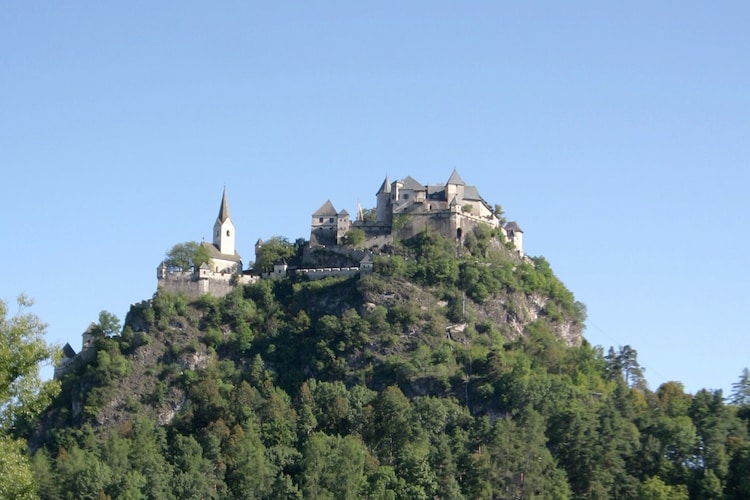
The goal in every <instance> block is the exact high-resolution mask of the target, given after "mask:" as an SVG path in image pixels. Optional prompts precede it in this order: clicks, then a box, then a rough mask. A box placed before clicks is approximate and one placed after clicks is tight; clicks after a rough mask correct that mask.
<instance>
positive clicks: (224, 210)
mask: <svg viewBox="0 0 750 500" xmlns="http://www.w3.org/2000/svg"><path fill="white" fill-rule="evenodd" d="M228 218H229V203H227V188H224V193H223V194H222V195H221V206H220V207H219V220H220V221H221V222H224V221H225V220H227V219H228Z"/></svg>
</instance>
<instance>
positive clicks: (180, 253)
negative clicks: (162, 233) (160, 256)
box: [164, 241, 211, 271]
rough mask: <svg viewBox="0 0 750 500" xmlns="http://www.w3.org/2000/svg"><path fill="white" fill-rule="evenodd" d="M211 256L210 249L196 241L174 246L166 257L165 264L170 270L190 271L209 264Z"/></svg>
mask: <svg viewBox="0 0 750 500" xmlns="http://www.w3.org/2000/svg"><path fill="white" fill-rule="evenodd" d="M210 262H211V254H210V253H209V251H208V248H206V247H205V246H203V245H201V244H200V243H198V242H196V241H186V242H185V243H178V244H176V245H175V246H173V247H172V248H171V249H170V250H169V251H168V252H167V253H166V255H165V257H164V264H165V265H166V266H167V267H168V268H170V269H179V270H181V271H188V270H190V268H192V267H194V268H196V269H197V268H199V267H200V266H201V264H209V263H210Z"/></svg>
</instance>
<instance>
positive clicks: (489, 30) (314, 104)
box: [0, 1, 750, 392]
mask: <svg viewBox="0 0 750 500" xmlns="http://www.w3.org/2000/svg"><path fill="white" fill-rule="evenodd" d="M748 19H750V3H748V2H745V1H742V2H739V1H738V2H712V3H707V2H685V1H679V2H677V1H674V2H668V1H665V2H600V1H595V2H552V1H550V2H512V3H511V2H500V1H493V2H440V1H425V2H349V1H346V2H289V3H286V2H270V3H269V2H263V3H260V2H222V3H219V4H217V3H210V4H209V3H206V2H190V1H187V2H186V1H180V2H176V1H175V2H156V3H155V2H136V1H134V2H124V3H120V4H112V3H111V2H93V1H92V2H76V1H72V2H42V3H39V2H26V1H7V2H3V6H2V9H0V172H1V173H2V196H1V197H0V214H2V215H0V234H1V235H2V243H3V244H2V245H0V262H2V265H1V266H0V298H2V299H4V300H6V301H9V302H12V301H13V300H14V297H15V296H16V295H17V294H18V293H20V292H24V293H26V294H28V295H29V296H32V297H34V298H35V299H36V302H37V303H36V306H35V307H34V308H33V311H34V312H36V313H37V314H38V315H39V316H40V317H41V318H42V319H43V320H44V321H46V322H47V323H48V324H49V328H48V332H49V339H50V340H52V341H55V342H58V343H60V344H63V343H65V342H70V343H71V344H72V345H73V347H74V348H75V349H76V350H77V349H79V348H80V335H81V333H82V332H83V330H84V329H85V328H86V327H87V325H88V323H89V322H90V321H92V320H95V319H96V318H97V316H98V313H99V311H101V310H108V311H110V312H113V313H114V314H116V315H117V316H118V317H120V318H121V319H124V317H125V314H126V312H127V310H128V308H129V305H130V304H131V303H133V302H137V301H140V300H142V299H146V298H150V297H151V296H152V294H153V293H154V291H155V287H156V267H157V265H158V263H159V262H160V261H161V259H162V257H163V255H164V253H165V252H166V251H167V250H168V249H169V248H170V247H171V246H172V245H173V244H175V243H178V242H184V241H188V240H200V239H201V238H202V237H205V238H207V239H209V238H210V236H211V229H212V227H213V223H214V220H215V218H216V215H217V213H218V209H219V201H220V197H221V192H222V189H223V188H224V186H226V188H227V193H228V196H229V202H230V208H231V213H232V216H233V219H234V221H235V224H236V226H237V234H238V246H239V251H240V253H241V254H242V256H243V257H244V259H245V261H246V262H247V261H249V260H252V259H253V258H254V255H253V244H254V243H255V241H256V240H257V239H258V238H259V237H261V238H264V239H266V238H269V237H271V236H273V235H282V236H286V237H288V238H290V239H292V240H293V239H296V238H297V237H306V238H307V237H309V221H310V216H311V214H312V212H313V211H315V210H316V209H317V208H318V207H319V206H320V205H322V204H323V202H325V201H326V199H328V198H330V199H331V201H332V202H333V203H334V205H335V206H336V208H338V209H339V210H340V209H346V210H348V211H349V212H350V213H355V211H356V207H357V201H358V200H359V201H361V202H362V204H363V206H365V207H368V206H370V207H371V206H374V204H375V192H376V190H377V189H378V187H379V186H380V183H381V182H382V180H383V178H384V177H385V175H386V174H387V175H389V176H390V177H391V179H395V178H403V177H406V176H407V175H411V176H412V177H415V178H416V179H418V180H419V181H421V182H423V183H440V182H445V181H446V180H447V179H448V177H449V175H450V173H451V171H452V170H453V168H457V169H458V171H459V173H460V174H461V176H462V177H463V179H464V180H465V181H466V182H467V183H469V184H475V185H477V186H478V188H479V190H480V192H481V194H482V195H483V197H484V198H485V199H486V200H487V201H488V202H489V203H490V204H495V203H499V204H501V205H502V206H503V207H504V208H505V211H506V214H507V216H508V218H509V219H512V220H517V221H518V223H519V224H520V226H521V227H522V228H523V229H524V231H525V242H526V243H525V246H526V250H527V252H528V253H529V254H531V255H543V256H545V257H546V258H547V259H548V260H549V261H550V263H551V264H552V267H553V269H554V270H555V272H556V273H557V275H558V276H559V277H560V278H561V279H562V280H563V281H564V282H565V283H566V285H567V286H568V288H570V289H571V290H572V291H573V292H574V293H575V295H576V298H577V299H578V300H581V301H582V302H584V303H585V304H586V305H587V306H588V312H589V320H588V328H587V330H586V332H585V336H586V337H587V338H588V339H589V341H590V342H591V343H593V344H595V345H602V346H604V347H605V349H606V348H608V347H609V346H610V345H614V346H619V345H625V344H630V345H631V346H633V347H634V348H635V349H636V350H637V351H638V353H639V360H640V362H641V364H642V365H644V366H645V367H646V376H647V379H648V381H649V384H650V387H651V388H654V389H655V388H656V387H658V385H659V384H661V383H662V382H665V381H667V380H679V381H682V382H683V383H684V384H685V386H686V388H687V390H689V391H690V392H695V391H697V390H698V389H701V388H704V387H705V388H716V389H719V388H722V389H724V390H725V392H726V391H727V390H728V389H729V387H730V386H731V384H732V383H733V382H735V381H736V380H737V379H738V377H739V375H740V373H741V371H742V369H743V368H744V367H746V366H750V340H749V339H750V336H749V335H748V333H750V332H748V328H749V327H748V321H747V314H748V309H749V308H748V305H749V302H750V285H748V283H750V270H748V253H747V248H748V233H747V226H748V216H749V215H750V209H749V208H748V204H747V198H748V197H747V193H748V180H750V169H749V168H748V164H749V162H748V160H750V141H748V138H750V57H748V54H750V30H748V28H747V20H748ZM11 309H13V308H11Z"/></svg>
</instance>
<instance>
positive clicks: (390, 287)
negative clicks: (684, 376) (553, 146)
mask: <svg viewBox="0 0 750 500" xmlns="http://www.w3.org/2000/svg"><path fill="white" fill-rule="evenodd" d="M329 257H330V256H329ZM330 258H333V257H330ZM374 260H375V272H374V273H373V274H372V275H369V276H355V277H351V278H326V279H323V280H320V281H307V280H306V279H302V278H299V277H291V278H285V279H279V280H261V281H259V282H258V283H255V284H252V285H248V286H244V287H239V288H237V289H235V290H234V291H233V292H232V293H230V294H229V295H227V296H225V297H223V298H221V299H219V298H216V297H211V296H203V297H201V298H199V299H198V300H196V301H194V302H189V301H188V300H186V299H185V298H184V297H181V296H175V295H170V294H168V293H158V294H156V295H155V296H154V297H153V299H152V300H150V301H145V302H143V303H141V304H138V305H135V306H133V307H132V308H131V311H130V313H129V314H128V317H127V318H126V321H125V326H124V328H123V330H122V332H121V333H120V334H119V335H113V336H109V337H107V336H104V335H100V336H99V337H98V338H97V339H96V341H95V347H94V349H93V351H91V352H90V353H89V354H87V355H86V356H82V357H81V358H80V359H78V360H77V362H76V363H75V364H74V365H73V367H72V368H71V369H70V370H69V371H68V373H67V374H66V375H65V376H64V379H63V391H62V393H61V395H60V397H59V398H58V400H57V401H56V403H55V404H54V405H53V406H52V407H51V408H50V409H49V410H48V412H47V413H46V414H45V416H44V417H43V419H42V420H41V421H40V423H39V425H38V428H37V431H36V433H35V434H34V436H33V437H32V440H31V445H32V448H33V449H36V450H37V451H36V453H35V455H34V467H35V470H36V473H37V476H38V477H39V478H40V479H39V480H40V482H41V486H40V494H41V496H42V498H107V497H108V496H109V497H112V498H253V497H255V498H359V497H362V498H364V497H367V498H456V499H458V498H540V497H545V498H546V497H549V498H569V497H580V498H584V497H586V498H589V497H598V498H606V497H621V498H632V497H636V496H638V495H639V494H640V493H641V492H642V488H661V489H662V490H664V491H667V490H669V491H672V492H673V493H674V494H675V495H677V496H676V497H679V495H681V494H682V493H684V492H686V491H687V487H688V485H689V486H690V488H691V492H692V490H693V489H696V491H697V489H698V488H700V487H702V486H700V485H701V484H703V483H701V481H703V480H704V479H703V476H702V475H703V474H704V470H703V467H702V466H701V467H697V466H695V465H694V464H699V463H704V462H701V460H703V459H702V458H701V457H702V455H698V454H697V453H699V452H698V451H693V448H690V443H689V436H690V435H691V434H690V432H693V434H692V435H693V436H696V435H697V434H696V433H698V432H703V431H706V432H707V431H708V429H712V428H716V426H717V425H719V424H717V423H711V421H709V420H706V418H705V417H701V418H702V419H703V420H700V419H698V418H697V417H696V418H695V419H694V420H691V419H692V418H693V417H692V414H690V413H689V411H688V408H691V404H692V405H703V406H710V405H714V408H719V409H720V408H721V406H716V401H715V400H714V399H711V395H710V394H705V395H703V396H701V397H702V399H700V400H698V398H697V397H696V401H697V402H693V403H691V402H690V400H691V396H689V395H684V394H682V393H681V389H679V388H671V389H669V391H666V392H664V393H663V394H662V393H658V394H654V393H649V392H648V391H647V390H646V389H644V388H643V387H642V386H634V387H629V386H628V382H629V379H628V375H623V373H626V374H628V373H632V370H633V369H634V368H637V362H635V359H634V358H633V357H632V356H631V355H629V354H628V355H626V353H623V352H621V353H620V354H615V353H613V354H611V355H608V356H606V357H605V356H604V355H603V353H602V351H601V349H595V348H592V347H591V346H589V345H588V344H587V343H586V342H584V341H583V340H582V338H581V335H580V332H581V328H582V322H583V319H584V318H583V314H584V309H583V306H582V305H581V304H578V303H577V302H575V300H574V298H573V295H572V294H571V293H570V292H569V291H568V290H567V289H566V288H565V287H564V286H563V285H562V283H560V282H559V280H557V279H556V278H555V277H554V274H553V273H552V271H551V269H550V267H549V265H548V264H547V263H546V261H544V259H541V258H540V259H522V258H519V257H518V256H517V255H516V254H515V253H514V252H513V250H512V248H506V247H505V246H504V245H503V244H502V242H501V241H499V240H497V239H494V238H493V237H492V235H491V234H484V233H482V231H481V230H479V231H477V232H476V234H472V235H470V236H469V237H467V238H466V245H465V246H463V247H461V248H456V247H455V245H453V243H451V242H448V241H446V240H444V239H443V238H442V237H440V236H439V235H435V234H432V233H422V234H420V235H419V236H418V237H416V238H414V239H412V240H410V241H407V242H404V243H403V244H402V245H393V246H392V247H389V248H386V249H383V251H382V252H381V253H379V254H377V255H375V258H374ZM634 363H636V364H634ZM623 370H625V371H623ZM698 407H700V406H696V408H698ZM691 411H692V410H691ZM696 411H697V410H696ZM717 411H718V410H717ZM704 414H705V413H700V412H698V411H697V413H696V414H695V415H704ZM722 418H724V419H725V420H722V422H723V423H722V424H721V429H725V431H726V435H725V436H726V439H727V440H728V441H727V442H731V443H732V447H733V448H732V450H733V451H732V452H731V453H732V455H731V456H733V457H737V458H736V463H735V462H731V463H730V462H728V461H725V462H721V463H718V462H717V463H714V462H711V464H713V465H711V466H710V467H713V468H714V469H715V470H716V472H715V474H718V475H717V476H716V477H717V478H719V480H720V481H725V482H726V484H727V485H728V486H727V488H729V487H730V486H731V485H735V486H731V487H732V488H735V487H736V488H740V487H743V483H742V478H743V477H744V476H743V475H742V472H741V471H742V470H743V469H742V467H743V464H744V462H742V460H743V459H742V457H743V456H744V455H743V454H742V453H744V451H742V450H745V449H746V447H747V436H746V429H745V430H743V429H742V426H741V425H737V423H738V422H739V420H737V419H735V420H732V418H734V417H732V416H731V415H730V414H727V415H726V416H725V417H722ZM693 421H694V422H695V423H694V424H693V423H692V422H693ZM691 426H692V427H691ZM712 426H713V427H712ZM691 428H692V429H693V430H692V431H691V430H690V429H691ZM730 438H731V439H730ZM679 439H682V441H681V443H682V444H676V443H680V441H679ZM712 443H716V441H712ZM675 446H677V447H676V448H675ZM710 446H716V445H715V444H711V445H710ZM675 450H677V451H675ZM680 450H681V451H680ZM687 450H690V451H687ZM696 450H697V448H696ZM706 450H707V451H706V453H716V451H715V449H714V448H710V447H709V448H706ZM700 453H703V452H702V451H700ZM724 453H725V454H726V456H730V455H729V453H730V452H724ZM688 455H689V456H690V457H691V458H690V459H689V460H688V459H686V458H685V457H686V456H688ZM733 460H734V459H733ZM705 463H708V462H705ZM722 464H723V465H722ZM714 469H710V470H714ZM660 471H671V472H668V473H667V472H663V473H662V472H660ZM712 473H713V472H712ZM656 474H662V476H661V477H663V479H661V478H658V477H657V478H656V479H654V478H655V477H656ZM657 480H658V481H662V482H661V483H658V482H655V481H657ZM665 481H666V482H665ZM705 481H713V479H712V478H708V479H705ZM706 484H708V483H706ZM722 484H723V483H722ZM643 491H647V490H643ZM738 491H739V490H738Z"/></svg>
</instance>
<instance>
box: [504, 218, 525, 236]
mask: <svg viewBox="0 0 750 500" xmlns="http://www.w3.org/2000/svg"><path fill="white" fill-rule="evenodd" d="M505 230H506V231H513V232H516V233H522V232H523V229H521V228H520V227H519V226H518V224H517V223H516V221H511V222H508V223H507V224H506V225H505Z"/></svg>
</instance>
